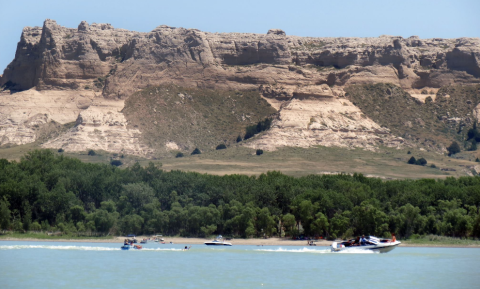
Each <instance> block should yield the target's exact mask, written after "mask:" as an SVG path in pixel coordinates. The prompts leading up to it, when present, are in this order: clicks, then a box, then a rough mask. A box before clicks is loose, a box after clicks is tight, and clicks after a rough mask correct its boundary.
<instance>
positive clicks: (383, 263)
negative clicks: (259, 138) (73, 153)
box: [0, 241, 480, 289]
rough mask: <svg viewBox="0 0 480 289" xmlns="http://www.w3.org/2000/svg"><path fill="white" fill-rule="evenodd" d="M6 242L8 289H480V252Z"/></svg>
mask: <svg viewBox="0 0 480 289" xmlns="http://www.w3.org/2000/svg"><path fill="white" fill-rule="evenodd" d="M120 246H121V244H111V243H74V242H72V243H60V242H18V241H15V242H9V241H5V242H0V287H1V288H82V289H83V288H217V287H218V288H299V287H300V288H322V287H323V288H364V289H371V288H402V289H405V288H449V289H452V288H478V287H479V286H480V285H479V284H480V269H479V268H480V266H479V265H480V248H478V249H475V248H472V249H470V248H468V249H463V248H402V247H401V248H396V249H394V250H393V251H391V252H389V253H386V254H378V253H371V252H367V253H365V252H355V253H331V252H330V251H329V249H328V247H276V246H263V247H258V246H235V245H234V246H232V247H207V246H204V245H193V246H192V249H191V250H189V251H182V248H183V247H184V245H180V244H178V245H177V244H173V245H172V244H158V243H149V244H146V245H145V246H144V249H142V250H129V251H122V250H120Z"/></svg>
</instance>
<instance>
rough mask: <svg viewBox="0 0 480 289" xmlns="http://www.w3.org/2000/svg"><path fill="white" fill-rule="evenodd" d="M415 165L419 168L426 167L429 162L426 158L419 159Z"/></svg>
mask: <svg viewBox="0 0 480 289" xmlns="http://www.w3.org/2000/svg"><path fill="white" fill-rule="evenodd" d="M415 164H416V165H419V166H425V165H426V164H427V160H426V159H424V158H419V159H418V160H416V161H415Z"/></svg>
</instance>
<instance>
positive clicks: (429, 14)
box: [0, 0, 480, 74]
mask: <svg viewBox="0 0 480 289" xmlns="http://www.w3.org/2000/svg"><path fill="white" fill-rule="evenodd" d="M0 9H1V11H2V16H1V17H0V39H1V41H0V74H1V73H3V70H4V69H5V67H6V66H7V65H8V63H10V62H11V61H12V60H13V58H14V56H15V50H16V46H17V42H18V41H19V40H20V34H21V32H22V28H23V27H25V26H42V24H43V21H44V20H45V19H47V18H49V19H54V20H56V21H57V23H58V24H60V25H62V26H66V27H77V26H78V24H79V23H80V22H81V21H82V20H86V21H87V22H88V23H93V22H96V23H110V24H112V25H113V26H114V27H115V28H125V29H129V30H135V31H142V32H147V31H151V30H152V29H154V28H155V27H156V26H159V25H162V24H165V25H169V26H175V27H185V28H197V29H200V30H203V31H209V32H251V33H266V32H267V31H268V29H271V28H280V29H283V30H285V32H286V33H287V34H289V35H298V36H313V37H348V36H356V37H377V36H380V35H382V34H387V35H399V36H403V37H409V36H411V35H418V36H420V37H421V38H433V37H439V38H457V37H480V14H479V12H480V0H448V1H447V0H397V1H389V0H371V1H369V0H364V1H354V0H337V1H332V0H329V1H323V0H316V1H310V0H295V1H284V0H277V1H270V0H269V1H261V0H242V1H238V2H237V1H225V0H223V1H218V0H183V1H182V0H171V1H163V0H159V1H144V0H137V1H132V0H128V1H124V0H115V1H110V0H105V1H102V0H96V1H92V0H83V1H74V2H73V1H65V0H41V1H38V0H15V1H7V0H0Z"/></svg>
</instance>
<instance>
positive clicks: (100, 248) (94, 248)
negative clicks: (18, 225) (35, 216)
mask: <svg viewBox="0 0 480 289" xmlns="http://www.w3.org/2000/svg"><path fill="white" fill-rule="evenodd" d="M21 249H48V250H79V251H116V250H119V249H120V248H109V247H88V246H51V245H11V246H0V250H21Z"/></svg>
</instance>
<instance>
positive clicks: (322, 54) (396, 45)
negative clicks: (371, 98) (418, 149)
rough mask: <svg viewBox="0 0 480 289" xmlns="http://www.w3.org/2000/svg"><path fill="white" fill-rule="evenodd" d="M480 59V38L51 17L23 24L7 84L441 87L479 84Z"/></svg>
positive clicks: (108, 89)
mask: <svg viewBox="0 0 480 289" xmlns="http://www.w3.org/2000/svg"><path fill="white" fill-rule="evenodd" d="M479 58H480V39H478V38H459V39H436V38H435V39H419V38H418V37H415V36H413V37H410V38H407V39H404V38H402V37H394V36H381V37H378V38H311V37H297V36H287V35H286V34H285V32H284V31H282V30H279V29H271V30H269V32H268V33H267V34H247V33H208V32H202V31H199V30H197V29H184V28H174V27H169V26H165V25H162V26H159V27H157V28H155V29H154V30H152V31H151V32H148V33H140V32H132V31H127V30H125V29H115V28H113V27H112V26H111V25H110V24H91V25H89V24H87V23H86V22H82V23H80V25H79V26H78V28H65V27H63V26H60V25H58V24H57V23H56V22H55V21H53V20H46V21H45V22H44V25H43V27H34V28H30V27H26V28H25V29H24V30H23V32H22V37H21V40H20V42H19V43H18V47H17V53H16V56H15V59H14V60H13V61H12V63H11V64H10V65H9V66H8V67H7V69H6V70H5V72H4V76H3V77H2V79H1V83H0V85H4V84H6V83H7V82H8V83H9V86H10V87H11V88H12V89H16V90H25V89H29V88H32V87H35V88H37V89H51V88H73V89H84V88H85V87H86V86H87V87H94V86H96V87H98V88H99V89H101V91H102V93H103V95H104V96H106V97H126V96H128V95H129V94H131V93H132V92H133V91H136V90H137V89H139V88H142V87H147V86H152V85H159V84H162V83H168V82H174V83H177V84H180V85H186V86H197V87H210V88H238V89H252V88H253V87H256V86H258V85H260V84H266V85H269V84H270V85H271V84H275V83H276V84H284V85H290V84H308V85H318V84H322V83H326V84H328V85H330V86H332V85H340V86H341V85H346V84H358V83H375V82H392V83H395V84H398V85H400V86H402V87H403V88H421V87H424V86H428V87H440V86H442V85H446V84H452V83H458V82H460V83H478V82H479V79H478V78H479V77H480V63H479ZM246 66H249V67H246ZM267 67H268V69H267ZM245 68H246V69H245ZM98 78H102V80H101V81H100V82H99V83H96V84H94V83H93V81H95V80H98ZM103 78H105V79H103Z"/></svg>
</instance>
